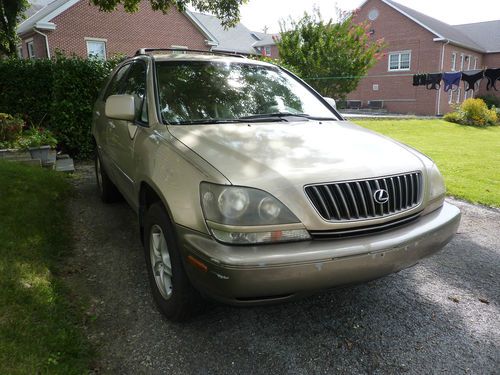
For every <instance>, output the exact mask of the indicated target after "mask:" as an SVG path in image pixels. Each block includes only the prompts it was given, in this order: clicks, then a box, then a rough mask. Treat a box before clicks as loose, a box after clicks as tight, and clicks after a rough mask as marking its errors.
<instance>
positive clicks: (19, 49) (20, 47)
mask: <svg viewBox="0 0 500 375" xmlns="http://www.w3.org/2000/svg"><path fill="white" fill-rule="evenodd" d="M23 55H24V51H23V45H22V44H18V45H17V56H18V57H19V58H20V59H22V58H23Z"/></svg>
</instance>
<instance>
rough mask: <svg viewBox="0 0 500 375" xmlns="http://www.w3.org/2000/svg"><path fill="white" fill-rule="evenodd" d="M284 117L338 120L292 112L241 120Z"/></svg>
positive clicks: (264, 114) (249, 117)
mask: <svg viewBox="0 0 500 375" xmlns="http://www.w3.org/2000/svg"><path fill="white" fill-rule="evenodd" d="M283 117H302V118H306V119H308V120H324V121H327V120H337V119H336V118H334V117H319V116H311V115H308V114H307V113H292V112H273V113H261V114H256V115H249V116H243V117H240V118H239V119H240V120H254V119H264V118H283Z"/></svg>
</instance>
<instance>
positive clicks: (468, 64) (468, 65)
mask: <svg viewBox="0 0 500 375" xmlns="http://www.w3.org/2000/svg"><path fill="white" fill-rule="evenodd" d="M471 62H472V56H471V55H469V56H467V70H470V65H471Z"/></svg>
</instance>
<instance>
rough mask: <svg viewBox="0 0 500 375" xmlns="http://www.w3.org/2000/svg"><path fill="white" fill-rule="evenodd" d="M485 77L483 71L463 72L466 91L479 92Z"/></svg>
mask: <svg viewBox="0 0 500 375" xmlns="http://www.w3.org/2000/svg"><path fill="white" fill-rule="evenodd" d="M483 77H484V71H483V70H468V71H465V72H462V81H464V87H465V91H469V90H472V91H474V90H477V89H478V88H479V84H480V83H481V82H480V81H481V79H483Z"/></svg>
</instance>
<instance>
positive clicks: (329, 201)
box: [305, 172, 422, 221]
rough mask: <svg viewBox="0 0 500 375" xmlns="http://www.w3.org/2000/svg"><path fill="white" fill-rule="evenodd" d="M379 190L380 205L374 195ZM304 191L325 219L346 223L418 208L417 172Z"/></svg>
mask: <svg viewBox="0 0 500 375" xmlns="http://www.w3.org/2000/svg"><path fill="white" fill-rule="evenodd" d="M379 189H383V190H386V191H387V193H388V197H389V199H388V201H387V202H386V203H383V204H380V203H377V202H376V201H375V198H374V194H375V192H376V191H377V190H379ZM305 192H306V194H307V196H308V197H309V199H310V200H311V202H312V204H313V206H314V207H315V208H316V210H317V211H318V213H319V214H320V215H321V217H323V218H324V219H325V220H329V221H349V220H363V219H373V218H379V217H384V216H388V215H392V214H395V213H398V212H403V211H406V210H409V209H411V208H413V207H416V206H418V204H419V203H420V200H421V199H422V175H421V173H420V172H411V173H405V174H401V175H396V176H388V177H381V178H373V179H368V180H357V181H346V182H336V183H331V184H319V185H309V186H306V188H305Z"/></svg>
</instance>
